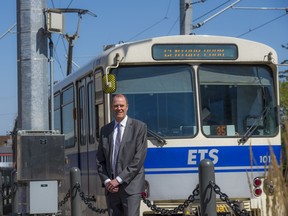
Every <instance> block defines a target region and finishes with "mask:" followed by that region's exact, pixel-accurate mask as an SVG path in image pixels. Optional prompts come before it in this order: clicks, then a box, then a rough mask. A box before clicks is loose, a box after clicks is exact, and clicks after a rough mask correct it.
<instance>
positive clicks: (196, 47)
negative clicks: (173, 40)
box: [152, 44, 238, 60]
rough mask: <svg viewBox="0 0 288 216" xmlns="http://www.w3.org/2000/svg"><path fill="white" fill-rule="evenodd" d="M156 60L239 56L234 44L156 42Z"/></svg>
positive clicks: (234, 57)
mask: <svg viewBox="0 0 288 216" xmlns="http://www.w3.org/2000/svg"><path fill="white" fill-rule="evenodd" d="M152 56H153V58H154V59H155V60H169V59H170V60H197V59H199V60H235V59H237V57H238V50H237V46H236V45H234V44H155V45H154V46H153V47H152Z"/></svg>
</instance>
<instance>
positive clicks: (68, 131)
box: [61, 86, 75, 148]
mask: <svg viewBox="0 0 288 216" xmlns="http://www.w3.org/2000/svg"><path fill="white" fill-rule="evenodd" d="M61 117H62V118H61V122H62V133H63V134H65V147H66V148H70V147H73V146H74V145H75V139H74V137H75V121H74V88H73V86H71V87H69V88H68V89H66V90H64V91H63V93H62V113H61Z"/></svg>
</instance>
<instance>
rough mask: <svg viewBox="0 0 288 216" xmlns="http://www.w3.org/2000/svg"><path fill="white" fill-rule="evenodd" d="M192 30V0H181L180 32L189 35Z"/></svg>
mask: <svg viewBox="0 0 288 216" xmlns="http://www.w3.org/2000/svg"><path fill="white" fill-rule="evenodd" d="M191 31H192V0H180V34H181V35H189V34H191Z"/></svg>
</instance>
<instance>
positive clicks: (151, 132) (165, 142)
mask: <svg viewBox="0 0 288 216" xmlns="http://www.w3.org/2000/svg"><path fill="white" fill-rule="evenodd" d="M147 133H148V134H150V135H151V136H152V137H154V138H155V139H156V140H157V141H158V143H161V144H162V145H166V144H167V141H166V140H165V139H164V138H163V137H161V136H160V135H159V134H157V133H156V132H154V131H152V130H150V129H149V128H147Z"/></svg>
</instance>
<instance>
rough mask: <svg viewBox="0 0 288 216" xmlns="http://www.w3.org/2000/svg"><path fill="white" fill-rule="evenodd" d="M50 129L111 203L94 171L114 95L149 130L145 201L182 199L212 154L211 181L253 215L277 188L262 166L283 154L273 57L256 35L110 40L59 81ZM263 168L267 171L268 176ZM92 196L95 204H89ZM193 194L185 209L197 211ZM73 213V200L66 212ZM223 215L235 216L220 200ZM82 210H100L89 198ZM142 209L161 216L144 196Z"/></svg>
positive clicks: (89, 193) (86, 182)
mask: <svg viewBox="0 0 288 216" xmlns="http://www.w3.org/2000/svg"><path fill="white" fill-rule="evenodd" d="M54 90H55V93H54V129H55V130H59V131H60V132H61V133H63V134H65V148H66V157H67V164H66V165H65V166H66V171H67V173H66V176H67V182H66V183H62V184H61V187H62V189H61V190H62V192H63V193H62V195H60V197H59V199H60V200H61V199H62V198H63V197H64V195H65V194H66V192H67V191H68V189H69V187H70V186H69V168H71V167H79V169H80V170H81V178H82V182H81V190H82V191H83V192H84V194H85V196H86V197H87V198H89V200H91V202H92V203H93V204H94V205H95V206H96V207H97V208H103V209H105V208H106V206H105V197H104V188H103V187H102V185H101V183H100V179H99V177H98V176H97V169H96V158H95V157H96V151H97V146H98V138H99V132H100V128H101V127H102V126H103V125H104V124H106V123H108V122H110V121H111V120H113V116H112V112H111V110H110V102H111V98H112V96H113V94H118V93H121V94H125V95H126V96H127V98H128V101H129V110H128V116H129V117H132V118H136V119H139V120H141V121H143V122H145V123H146V124H147V127H148V153H147V158H146V161H145V174H146V183H147V184H146V189H147V190H146V192H147V194H148V199H149V200H150V201H151V202H152V201H153V203H154V204H157V206H159V207H161V208H164V209H173V208H175V207H176V206H177V205H179V204H181V203H183V201H184V200H186V199H187V198H188V197H189V195H191V193H192V191H193V190H194V189H195V187H196V185H197V184H198V183H199V177H198V165H199V163H200V161H201V160H203V159H209V160H211V161H212V162H213V164H214V166H215V181H216V184H217V185H218V186H219V187H220V188H221V191H222V192H223V193H226V194H227V195H228V196H229V199H230V200H231V201H235V200H237V201H238V202H239V204H240V206H241V208H243V209H245V210H247V211H248V212H254V213H255V212H257V213H258V215H262V216H263V215H268V214H267V213H266V210H265V209H266V203H265V199H264V198H265V197H266V196H273V195H271V194H269V192H272V190H266V188H272V187H273V185H271V182H270V181H267V180H266V181H265V173H266V171H267V169H268V166H269V163H270V162H271V160H272V153H273V155H275V156H276V158H277V160H278V161H279V160H280V149H281V146H280V144H281V141H280V128H279V117H278V116H279V113H278V110H279V92H278V72H277V54H276V52H275V51H274V50H273V49H272V48H271V47H269V46H267V45H264V44H261V43H257V42H254V41H249V40H244V39H239V38H232V37H223V36H196V35H181V36H167V37H159V38H151V39H147V40H142V41H137V42H131V43H123V44H118V45H114V46H110V47H107V48H106V49H105V50H104V52H103V53H102V54H101V55H99V56H98V57H97V58H95V59H93V60H92V61H91V62H90V63H88V64H87V65H86V66H85V67H83V68H81V69H80V70H79V71H77V72H75V73H72V74H70V75H69V76H68V77H67V78H65V79H64V80H62V81H61V82H59V83H57V84H56V85H55V87H54ZM266 174H267V173H266ZM93 200H94V201H95V200H96V202H93ZM198 207H199V203H197V200H196V201H195V202H193V203H191V204H190V205H189V206H188V207H187V208H185V210H184V211H183V212H179V215H199V208H198ZM61 211H62V214H63V215H65V214H66V215H69V204H66V205H65V206H63V207H62V209H61ZM217 211H218V215H233V211H232V210H231V209H229V208H228V207H227V204H226V203H225V202H223V201H222V200H220V199H217ZM82 215H95V213H93V212H92V211H91V209H89V208H88V207H87V206H86V205H85V204H83V214H82ZM141 215H156V214H155V213H153V212H152V211H151V209H149V208H148V207H147V206H146V205H145V204H144V203H142V204H141Z"/></svg>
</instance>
